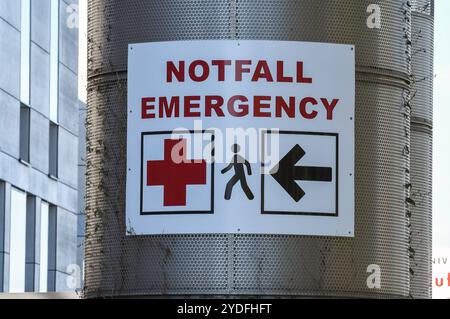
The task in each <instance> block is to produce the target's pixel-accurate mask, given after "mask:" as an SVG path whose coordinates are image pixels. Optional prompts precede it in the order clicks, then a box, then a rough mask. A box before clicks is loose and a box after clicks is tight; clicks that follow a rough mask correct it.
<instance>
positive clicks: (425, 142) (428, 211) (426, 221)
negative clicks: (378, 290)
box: [411, 0, 434, 298]
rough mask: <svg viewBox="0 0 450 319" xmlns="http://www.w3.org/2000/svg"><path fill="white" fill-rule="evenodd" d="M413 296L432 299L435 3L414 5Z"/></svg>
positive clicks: (424, 1)
mask: <svg viewBox="0 0 450 319" xmlns="http://www.w3.org/2000/svg"><path fill="white" fill-rule="evenodd" d="M412 9H413V11H412V36H411V39H412V85H411V95H412V98H411V108H412V110H411V114H412V118H411V123H412V125H411V185H412V194H411V195H412V199H413V200H414V202H415V206H414V207H412V210H411V213H412V214H411V247H412V249H413V250H412V253H413V257H414V258H413V260H412V262H411V269H412V272H411V296H412V297H414V298H430V297H431V282H432V280H431V258H432V231H431V228H432V139H433V136H432V128H433V123H432V120H433V28H434V17H433V14H434V10H433V9H434V3H433V1H430V0H415V1H413V2H412Z"/></svg>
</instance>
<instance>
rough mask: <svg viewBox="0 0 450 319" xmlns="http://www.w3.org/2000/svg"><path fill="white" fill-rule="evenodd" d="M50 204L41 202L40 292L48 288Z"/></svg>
mask: <svg viewBox="0 0 450 319" xmlns="http://www.w3.org/2000/svg"><path fill="white" fill-rule="evenodd" d="M48 222H49V205H48V204H47V203H45V202H42V203H41V229H40V232H39V233H40V239H39V246H40V256H39V292H47V289H48V245H49V243H48V226H49V224H48Z"/></svg>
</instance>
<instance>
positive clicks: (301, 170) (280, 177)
mask: <svg viewBox="0 0 450 319" xmlns="http://www.w3.org/2000/svg"><path fill="white" fill-rule="evenodd" d="M303 156H305V151H304V150H303V148H301V146H300V145H298V144H296V145H295V146H294V147H293V148H292V149H291V150H290V151H289V153H287V154H286V155H285V156H284V157H283V158H282V159H281V161H280V162H279V163H278V164H277V165H276V166H275V167H274V168H273V169H272V170H271V171H270V175H272V177H273V178H274V179H275V180H276V181H277V182H278V183H279V184H280V185H281V187H283V188H284V190H285V191H286V192H287V193H288V194H289V195H290V196H291V197H292V199H293V200H295V201H296V202H298V201H300V200H301V199H302V198H303V196H305V192H304V191H303V189H302V188H301V187H300V186H299V185H298V184H297V183H296V181H315V182H331V173H332V169H331V167H316V166H295V164H296V163H297V162H298V161H299V160H301V159H302V157H303Z"/></svg>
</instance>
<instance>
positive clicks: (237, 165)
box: [221, 144, 254, 200]
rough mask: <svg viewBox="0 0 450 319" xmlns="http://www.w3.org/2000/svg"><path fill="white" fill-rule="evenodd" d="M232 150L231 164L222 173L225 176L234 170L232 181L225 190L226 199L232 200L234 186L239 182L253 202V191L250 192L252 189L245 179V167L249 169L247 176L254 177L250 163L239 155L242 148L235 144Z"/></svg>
mask: <svg viewBox="0 0 450 319" xmlns="http://www.w3.org/2000/svg"><path fill="white" fill-rule="evenodd" d="M231 150H232V151H233V153H234V155H233V158H232V160H231V162H230V164H229V165H228V166H227V167H225V168H224V169H223V170H222V171H221V173H222V174H225V173H226V172H228V171H229V170H230V169H232V168H234V175H233V177H232V178H231V179H230V181H229V182H228V183H227V186H226V188H225V199H226V200H230V199H231V192H232V191H233V187H234V185H236V183H237V182H240V184H241V188H242V190H243V191H244V193H245V195H247V198H248V199H250V200H252V199H253V198H254V196H253V193H252V191H251V190H250V187H248V184H247V179H246V177H245V171H244V165H245V167H246V168H247V174H248V175H249V176H250V175H252V167H251V165H250V163H249V162H248V161H247V160H246V159H245V158H243V157H242V156H241V155H239V154H238V153H239V151H240V146H239V145H238V144H233V146H232V147H231Z"/></svg>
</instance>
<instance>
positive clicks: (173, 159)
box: [147, 139, 206, 206]
mask: <svg viewBox="0 0 450 319" xmlns="http://www.w3.org/2000/svg"><path fill="white" fill-rule="evenodd" d="M175 148H177V149H175ZM203 184H206V162H205V160H200V161H198V160H197V161H195V160H187V158H186V139H179V140H174V139H166V140H164V159H163V160H158V161H148V162H147V185H148V186H157V185H162V186H164V206H186V186H187V185H203Z"/></svg>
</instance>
